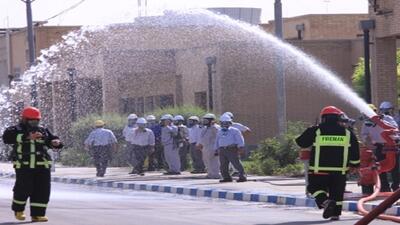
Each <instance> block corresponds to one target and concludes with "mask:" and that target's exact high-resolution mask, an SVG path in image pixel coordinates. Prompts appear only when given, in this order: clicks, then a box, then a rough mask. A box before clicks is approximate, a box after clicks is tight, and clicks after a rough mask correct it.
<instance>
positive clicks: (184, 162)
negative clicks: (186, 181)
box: [179, 142, 189, 171]
mask: <svg viewBox="0 0 400 225" xmlns="http://www.w3.org/2000/svg"><path fill="white" fill-rule="evenodd" d="M181 145H182V146H181V147H179V158H180V161H181V171H185V170H187V168H188V166H189V162H188V154H189V144H188V143H186V142H185V143H182V144H181Z"/></svg>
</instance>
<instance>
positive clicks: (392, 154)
mask: <svg viewBox="0 0 400 225" xmlns="http://www.w3.org/2000/svg"><path fill="white" fill-rule="evenodd" d="M371 120H372V121H373V122H374V123H375V124H376V125H378V126H379V127H381V128H382V129H384V131H382V133H381V136H382V138H383V139H384V140H385V141H386V143H385V150H386V157H385V159H384V160H383V161H380V162H379V167H374V168H370V169H371V170H372V176H373V180H374V182H375V186H374V192H373V193H372V194H371V195H370V196H367V197H364V198H361V199H360V200H359V201H358V203H357V209H358V211H359V213H360V214H361V215H364V217H363V218H362V219H361V220H359V221H358V222H357V223H356V224H355V225H366V224H369V223H370V222H371V221H372V220H373V219H375V218H379V219H382V220H391V221H393V222H397V223H400V217H397V216H391V215H385V214H382V213H383V212H384V211H385V210H386V209H388V208H389V207H391V206H392V205H393V203H395V202H396V201H397V200H398V199H400V189H398V190H397V191H396V192H394V193H393V192H383V193H381V192H380V188H381V181H380V179H379V174H380V173H385V172H388V171H390V170H392V169H393V168H394V167H395V164H396V160H397V159H396V158H397V148H398V143H397V141H398V136H397V137H396V135H398V133H399V130H398V129H397V128H395V127H392V126H390V125H388V124H386V123H384V122H383V121H382V119H381V118H380V117H379V116H374V117H372V118H371ZM370 175H371V174H370ZM377 197H387V198H386V199H385V200H384V201H383V202H382V203H380V204H379V205H378V206H377V207H376V208H375V209H373V210H372V211H371V212H368V211H367V210H366V209H365V208H364V203H366V202H368V201H372V200H374V199H376V198H377Z"/></svg>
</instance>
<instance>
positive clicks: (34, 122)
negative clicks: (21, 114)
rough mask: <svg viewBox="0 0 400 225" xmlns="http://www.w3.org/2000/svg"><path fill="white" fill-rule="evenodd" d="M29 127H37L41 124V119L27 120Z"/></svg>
mask: <svg viewBox="0 0 400 225" xmlns="http://www.w3.org/2000/svg"><path fill="white" fill-rule="evenodd" d="M26 123H27V124H28V126H29V127H33V128H36V127H38V126H39V120H28V121H26Z"/></svg>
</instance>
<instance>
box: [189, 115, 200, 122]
mask: <svg viewBox="0 0 400 225" xmlns="http://www.w3.org/2000/svg"><path fill="white" fill-rule="evenodd" d="M189 120H194V121H200V119H199V117H198V116H191V117H189Z"/></svg>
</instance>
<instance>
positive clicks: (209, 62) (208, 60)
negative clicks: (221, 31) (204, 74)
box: [206, 56, 217, 111]
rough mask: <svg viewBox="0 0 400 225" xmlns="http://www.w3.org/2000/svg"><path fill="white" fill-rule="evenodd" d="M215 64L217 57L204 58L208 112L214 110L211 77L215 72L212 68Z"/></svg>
mask: <svg viewBox="0 0 400 225" xmlns="http://www.w3.org/2000/svg"><path fill="white" fill-rule="evenodd" d="M216 63H217V57H215V56H209V57H207V58H206V64H207V67H208V110H210V111H212V110H213V109H214V99H213V92H214V91H213V82H212V75H213V73H214V72H215V70H213V66H215V64H216Z"/></svg>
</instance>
